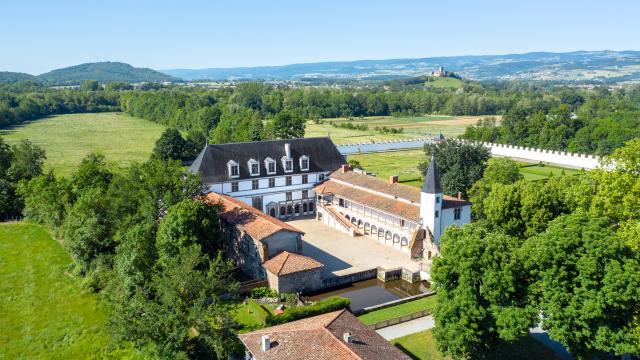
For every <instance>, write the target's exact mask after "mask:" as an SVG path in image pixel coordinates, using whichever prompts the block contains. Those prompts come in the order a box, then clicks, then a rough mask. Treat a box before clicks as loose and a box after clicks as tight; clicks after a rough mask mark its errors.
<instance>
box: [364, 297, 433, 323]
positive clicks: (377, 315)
mask: <svg viewBox="0 0 640 360" xmlns="http://www.w3.org/2000/svg"><path fill="white" fill-rule="evenodd" d="M437 302H438V295H432V296H428V297H424V298H421V299H418V300H414V301H410V302H406V303H404V304H400V305H396V306H392V307H388V308H386V309H381V310H376V311H372V312H370V313H366V314H364V315H360V316H358V319H360V321H362V322H363V323H364V324H366V325H372V324H375V323H377V322H380V321H384V320H389V319H394V318H397V317H400V316H405V315H410V314H413V313H416V312H418V311H422V310H426V309H433V308H434V307H435V306H436V304H437Z"/></svg>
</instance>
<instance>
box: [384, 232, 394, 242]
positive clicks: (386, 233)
mask: <svg viewBox="0 0 640 360" xmlns="http://www.w3.org/2000/svg"><path fill="white" fill-rule="evenodd" d="M392 238H393V235H391V231H389V230H387V232H385V233H384V240H385V241H387V240H391V239H392Z"/></svg>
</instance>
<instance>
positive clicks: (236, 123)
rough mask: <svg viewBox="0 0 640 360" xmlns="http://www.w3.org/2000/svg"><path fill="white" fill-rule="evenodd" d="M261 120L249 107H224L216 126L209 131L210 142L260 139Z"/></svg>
mask: <svg viewBox="0 0 640 360" xmlns="http://www.w3.org/2000/svg"><path fill="white" fill-rule="evenodd" d="M262 132H263V126H262V121H261V120H260V119H258V117H257V114H256V113H255V112H253V111H252V110H251V109H243V108H233V107H229V106H228V107H226V108H225V109H224V111H223V112H222V115H221V116H220V122H219V123H218V126H217V127H216V128H215V129H213V130H212V131H211V133H210V134H209V138H210V140H211V142H212V143H216V144H222V143H229V142H242V141H259V140H261V139H262Z"/></svg>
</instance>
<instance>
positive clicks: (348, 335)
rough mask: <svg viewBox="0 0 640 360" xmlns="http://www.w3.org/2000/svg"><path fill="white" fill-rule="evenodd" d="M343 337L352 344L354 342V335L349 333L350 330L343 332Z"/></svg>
mask: <svg viewBox="0 0 640 360" xmlns="http://www.w3.org/2000/svg"><path fill="white" fill-rule="evenodd" d="M342 339H343V340H344V342H346V343H347V344H351V343H352V342H353V336H351V334H349V333H348V332H346V333H344V334H342Z"/></svg>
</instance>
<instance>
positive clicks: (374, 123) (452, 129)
mask: <svg viewBox="0 0 640 360" xmlns="http://www.w3.org/2000/svg"><path fill="white" fill-rule="evenodd" d="M481 117H482V116H447V115H419V116H404V117H396V116H368V117H356V118H331V119H323V120H322V123H321V124H316V123H315V122H313V121H310V122H308V123H307V128H306V133H305V136H306V137H313V136H330V137H331V139H332V140H333V141H334V142H335V143H336V144H343V143H354V142H367V141H380V140H396V139H409V138H416V137H422V136H435V135H438V134H440V133H442V134H443V135H444V136H447V137H455V136H458V135H460V134H462V133H463V132H464V130H465V128H466V127H467V126H469V125H472V124H475V123H476V122H477V121H478V120H479V119H480V118H481ZM346 122H349V123H352V124H353V125H367V126H368V127H369V130H350V129H342V128H336V127H333V126H332V125H331V123H336V124H339V123H346ZM383 126H386V127H388V128H402V129H403V132H402V133H401V134H380V133H379V132H377V131H375V130H374V128H375V127H383Z"/></svg>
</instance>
